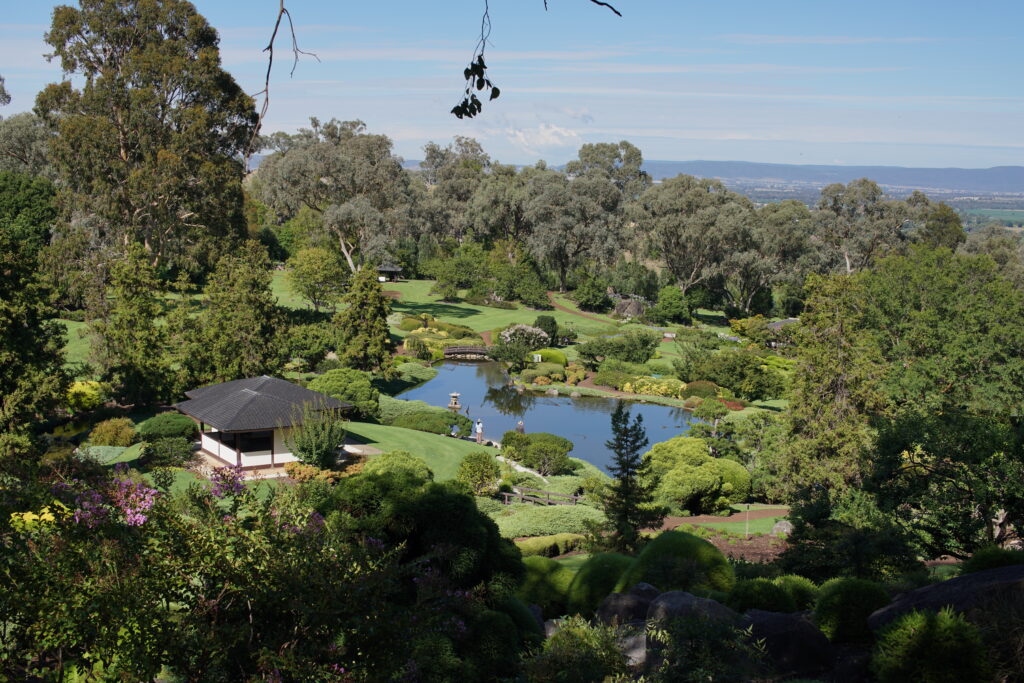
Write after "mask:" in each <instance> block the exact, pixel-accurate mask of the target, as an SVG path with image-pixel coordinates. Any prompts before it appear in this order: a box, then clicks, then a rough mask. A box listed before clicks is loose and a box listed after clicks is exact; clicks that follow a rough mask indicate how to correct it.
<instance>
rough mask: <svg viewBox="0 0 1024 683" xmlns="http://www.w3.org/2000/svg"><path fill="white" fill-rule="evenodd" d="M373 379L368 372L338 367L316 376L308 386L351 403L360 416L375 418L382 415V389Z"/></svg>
mask: <svg viewBox="0 0 1024 683" xmlns="http://www.w3.org/2000/svg"><path fill="white" fill-rule="evenodd" d="M371 379H372V377H371V375H370V373H368V372H363V371H362V370H355V369H353V368H338V369H337V370H329V371H327V372H325V373H324V374H322V375H320V376H319V377H316V378H314V379H313V381H312V382H310V383H309V387H308V388H309V389H311V390H313V391H318V392H320V393H321V394H324V395H326V396H331V397H333V398H336V399H338V400H340V401H345V402H346V403H351V404H352V407H353V408H354V409H355V412H356V415H357V416H358V417H361V418H364V419H370V420H375V419H377V418H378V417H380V391H378V390H377V388H376V387H375V386H373V382H372V381H371Z"/></svg>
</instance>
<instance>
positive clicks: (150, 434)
mask: <svg viewBox="0 0 1024 683" xmlns="http://www.w3.org/2000/svg"><path fill="white" fill-rule="evenodd" d="M137 432H138V435H139V437H140V438H142V440H143V441H154V440H156V439H169V438H171V437H172V436H180V437H181V438H183V439H189V440H192V439H195V438H196V435H197V434H198V433H199V425H197V424H196V423H195V420H193V419H192V418H191V417H188V416H187V415H182V414H181V413H160V414H159V415H156V416H154V417H151V418H149V419H148V420H145V421H143V422H141V423H139V427H138V430H137Z"/></svg>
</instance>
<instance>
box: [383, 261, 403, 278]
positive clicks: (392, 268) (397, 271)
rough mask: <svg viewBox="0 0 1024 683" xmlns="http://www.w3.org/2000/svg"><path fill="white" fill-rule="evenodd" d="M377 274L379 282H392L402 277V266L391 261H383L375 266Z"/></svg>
mask: <svg viewBox="0 0 1024 683" xmlns="http://www.w3.org/2000/svg"><path fill="white" fill-rule="evenodd" d="M377 275H378V279H379V280H380V281H381V282H394V281H395V280H397V279H398V278H400V277H402V267H401V266H396V265H395V264H393V263H385V264H383V265H379V266H377Z"/></svg>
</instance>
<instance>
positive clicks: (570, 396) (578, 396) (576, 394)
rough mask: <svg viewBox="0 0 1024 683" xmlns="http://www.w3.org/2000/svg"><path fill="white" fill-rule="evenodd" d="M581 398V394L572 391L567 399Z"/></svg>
mask: <svg viewBox="0 0 1024 683" xmlns="http://www.w3.org/2000/svg"><path fill="white" fill-rule="evenodd" d="M581 396H583V394H581V393H580V392H578V391H573V392H570V393H569V398H580V397H581Z"/></svg>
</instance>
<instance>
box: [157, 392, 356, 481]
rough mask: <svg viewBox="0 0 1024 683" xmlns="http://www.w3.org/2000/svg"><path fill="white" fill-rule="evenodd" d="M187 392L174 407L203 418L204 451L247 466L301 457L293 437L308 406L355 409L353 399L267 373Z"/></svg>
mask: <svg viewBox="0 0 1024 683" xmlns="http://www.w3.org/2000/svg"><path fill="white" fill-rule="evenodd" d="M185 396H187V397H188V400H187V401H182V402H181V403H177V404H175V406H174V407H175V408H176V409H177V410H178V411H179V412H181V413H184V414H185V415H188V416H189V417H191V418H192V419H193V420H195V421H196V422H197V423H199V434H200V450H201V451H202V452H203V453H205V454H206V455H208V456H210V457H211V458H213V459H215V460H218V461H220V462H222V463H224V464H225V465H237V466H239V467H241V468H242V469H257V468H262V467H275V466H277V465H283V464H284V463H286V462H294V461H296V460H297V459H298V458H296V457H295V456H294V455H293V454H292V452H291V447H290V446H289V445H288V441H289V436H290V434H291V431H292V429H293V428H295V427H298V426H299V423H300V422H301V420H302V414H303V408H304V407H308V408H309V409H312V410H314V411H321V410H341V411H348V410H350V409H351V408H352V404H351V403H346V402H345V401H339V400H338V399H336V398H331V397H330V396H325V395H324V394H321V393H319V392H316V391H312V390H310V389H306V388H305V387H300V386H299V385H298V384H294V383H293V382H288V381H286V380H283V379H278V378H276V377H268V376H266V375H263V376H262V377H249V378H246V379H236V380H234V381H231V382H223V383H221V384H211V385H209V386H205V387H200V388H198V389H193V390H191V391H186V392H185ZM338 445H339V446H340V445H341V444H338Z"/></svg>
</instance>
